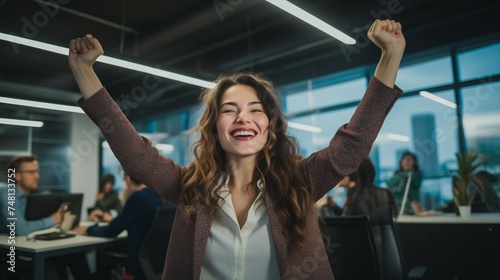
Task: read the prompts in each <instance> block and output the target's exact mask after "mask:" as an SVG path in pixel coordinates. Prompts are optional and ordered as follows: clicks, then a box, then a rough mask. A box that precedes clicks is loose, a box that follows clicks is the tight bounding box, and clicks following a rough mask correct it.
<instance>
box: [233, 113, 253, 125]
mask: <svg viewBox="0 0 500 280" xmlns="http://www.w3.org/2000/svg"><path fill="white" fill-rule="evenodd" d="M249 119H250V116H249V115H248V113H247V112H245V111H241V112H240V113H239V114H238V118H237V119H236V122H243V123H244V122H248V120H249Z"/></svg>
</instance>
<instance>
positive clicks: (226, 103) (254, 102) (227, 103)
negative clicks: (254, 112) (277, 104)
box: [220, 101, 262, 108]
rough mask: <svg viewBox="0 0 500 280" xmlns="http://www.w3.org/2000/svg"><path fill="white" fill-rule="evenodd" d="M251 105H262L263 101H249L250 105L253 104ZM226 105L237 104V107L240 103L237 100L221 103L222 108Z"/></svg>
mask: <svg viewBox="0 0 500 280" xmlns="http://www.w3.org/2000/svg"><path fill="white" fill-rule="evenodd" d="M251 105H262V103H261V102H260V101H250V102H248V106H251ZM224 106H235V107H237V106H238V104H236V102H225V103H222V104H221V105H220V108H222V107H224Z"/></svg>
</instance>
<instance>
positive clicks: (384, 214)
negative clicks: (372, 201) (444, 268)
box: [352, 188, 407, 280]
mask: <svg viewBox="0 0 500 280" xmlns="http://www.w3.org/2000/svg"><path fill="white" fill-rule="evenodd" d="M370 195H371V196H372V198H373V196H376V198H377V201H378V204H377V205H376V206H371V207H368V206H366V207H355V209H354V210H353V212H352V214H353V215H368V216H369V217H370V224H371V230H372V233H373V239H374V241H375V249H376V252H377V261H378V264H379V272H380V279H384V280H403V279H407V270H406V267H405V263H404V259H403V254H402V251H401V247H400V245H399V240H398V236H397V233H396V229H395V227H394V221H393V210H392V209H393V208H392V207H391V203H392V201H393V198H392V194H391V192H390V191H388V190H386V189H381V188H376V189H373V192H371V193H370ZM368 203H369V202H368V201H363V200H361V201H359V204H366V205H368Z"/></svg>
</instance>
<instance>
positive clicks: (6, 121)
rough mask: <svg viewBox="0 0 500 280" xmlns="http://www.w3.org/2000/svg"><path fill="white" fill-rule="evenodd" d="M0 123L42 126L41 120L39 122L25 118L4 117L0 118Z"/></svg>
mask: <svg viewBox="0 0 500 280" xmlns="http://www.w3.org/2000/svg"><path fill="white" fill-rule="evenodd" d="M0 124H7V125H17V126H31V127H42V126H43V122H39V121H27V120H19V119H5V118H0Z"/></svg>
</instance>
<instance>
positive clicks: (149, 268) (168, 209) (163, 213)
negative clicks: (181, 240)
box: [139, 206, 176, 280]
mask: <svg viewBox="0 0 500 280" xmlns="http://www.w3.org/2000/svg"><path fill="white" fill-rule="evenodd" d="M175 211H176V207H175V206H161V207H158V208H157V209H156V213H155V217H154V219H153V223H152V224H151V227H150V228H149V231H148V233H147V234H146V236H145V237H144V240H143V241H142V243H141V247H140V248H139V263H140V265H141V268H142V272H143V274H144V276H145V277H146V279H148V280H154V279H161V276H162V273H163V266H164V265H165V256H166V254H167V248H168V243H169V241H170V233H171V232H172V226H173V224H174V218H175Z"/></svg>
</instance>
